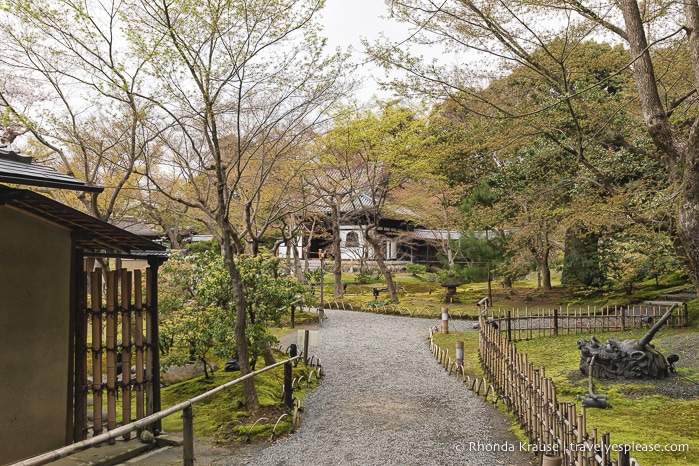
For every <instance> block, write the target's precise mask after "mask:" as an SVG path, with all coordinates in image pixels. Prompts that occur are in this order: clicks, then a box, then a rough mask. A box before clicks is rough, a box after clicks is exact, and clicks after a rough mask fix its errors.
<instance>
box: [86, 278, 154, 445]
mask: <svg viewBox="0 0 699 466" xmlns="http://www.w3.org/2000/svg"><path fill="white" fill-rule="evenodd" d="M104 275H106V280H103V276H104ZM88 278H89V280H88ZM85 280H86V283H89V289H88V286H85V289H86V296H85V301H84V302H85V303H87V304H88V305H87V306H86V308H85V309H84V312H83V313H82V314H81V315H80V316H78V322H77V325H78V326H79V328H80V331H79V332H77V333H76V334H77V335H78V339H79V341H77V342H76V343H77V345H78V348H80V349H81V351H79V352H78V357H77V358H76V371H75V373H76V393H75V413H76V414H75V422H74V424H75V427H74V429H75V432H76V441H77V440H80V439H83V440H84V439H86V438H88V437H90V436H97V435H100V434H102V432H103V431H104V429H105V428H106V429H107V430H114V429H115V428H116V427H117V425H119V424H121V425H123V424H128V423H130V422H132V421H136V420H139V419H143V418H145V417H146V416H148V415H150V414H153V370H152V368H153V351H152V348H154V347H156V346H154V345H153V338H154V337H153V334H152V332H153V328H152V327H153V325H151V324H149V322H150V321H151V320H150V319H151V317H152V315H151V314H152V312H151V310H150V308H151V303H150V302H149V301H150V296H151V295H152V287H153V283H152V282H153V280H152V274H151V270H150V269H147V270H146V272H145V274H144V273H142V271H141V270H134V271H127V270H126V269H122V270H113V271H109V272H107V273H106V274H103V272H102V270H100V269H97V270H95V271H94V272H89V273H87V274H86V277H85ZM105 282H106V283H105ZM144 293H145V299H144ZM132 368H133V369H135V370H133V373H132ZM90 405H91V407H92V416H90V415H89V409H88V407H89V406H90ZM132 405H133V406H134V407H135V413H134V412H133V411H132ZM130 436H131V433H130V432H129V433H126V434H124V439H129V438H130ZM110 443H114V439H113V438H112V439H110Z"/></svg>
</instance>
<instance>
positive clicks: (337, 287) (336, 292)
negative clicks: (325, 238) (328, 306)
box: [331, 202, 345, 299]
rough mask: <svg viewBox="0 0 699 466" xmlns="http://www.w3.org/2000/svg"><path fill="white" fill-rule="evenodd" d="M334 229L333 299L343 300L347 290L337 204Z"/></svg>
mask: <svg viewBox="0 0 699 466" xmlns="http://www.w3.org/2000/svg"><path fill="white" fill-rule="evenodd" d="M331 221H332V229H333V259H334V265H335V269H334V270H333V277H334V280H335V284H334V288H333V297H334V298H335V299H342V297H343V296H344V295H345V290H344V288H342V237H341V236H340V207H339V205H338V203H337V202H335V203H333V206H332V218H331Z"/></svg>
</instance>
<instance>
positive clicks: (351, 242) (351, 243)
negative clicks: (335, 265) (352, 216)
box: [345, 231, 359, 248]
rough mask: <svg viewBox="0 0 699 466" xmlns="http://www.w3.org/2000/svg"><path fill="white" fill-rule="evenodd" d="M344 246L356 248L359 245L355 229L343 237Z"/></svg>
mask: <svg viewBox="0 0 699 466" xmlns="http://www.w3.org/2000/svg"><path fill="white" fill-rule="evenodd" d="M345 246H347V247H348V248H356V247H358V246H359V235H358V234H357V232H356V231H350V232H349V233H347V238H345Z"/></svg>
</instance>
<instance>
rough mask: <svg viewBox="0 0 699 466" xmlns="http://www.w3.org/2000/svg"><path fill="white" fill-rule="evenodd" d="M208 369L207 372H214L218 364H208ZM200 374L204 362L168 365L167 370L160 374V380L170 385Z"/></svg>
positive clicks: (202, 370) (201, 373) (202, 371)
mask: <svg viewBox="0 0 699 466" xmlns="http://www.w3.org/2000/svg"><path fill="white" fill-rule="evenodd" d="M208 370H209V372H215V371H217V370H218V366H216V364H209V369H208ZM202 375H204V364H202V363H201V362H197V363H195V364H186V365H184V366H170V367H169V368H168V370H167V371H165V372H163V373H161V374H160V380H161V381H162V382H163V383H164V384H165V385H172V384H174V383H178V382H184V381H185V380H189V379H193V378H194V377H199V376H202Z"/></svg>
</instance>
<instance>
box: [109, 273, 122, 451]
mask: <svg viewBox="0 0 699 466" xmlns="http://www.w3.org/2000/svg"><path fill="white" fill-rule="evenodd" d="M117 273H118V272H117V271H116V270H112V271H110V272H109V274H108V275H107V335H106V336H107V348H106V349H107V429H108V430H114V429H115V428H116V377H117V373H116V372H117V370H116V362H117V349H116V336H117V309H116V301H117V296H118V294H119V293H118V291H119V289H118V287H117ZM115 443H116V440H115V439H109V444H110V445H114V444H115Z"/></svg>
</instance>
